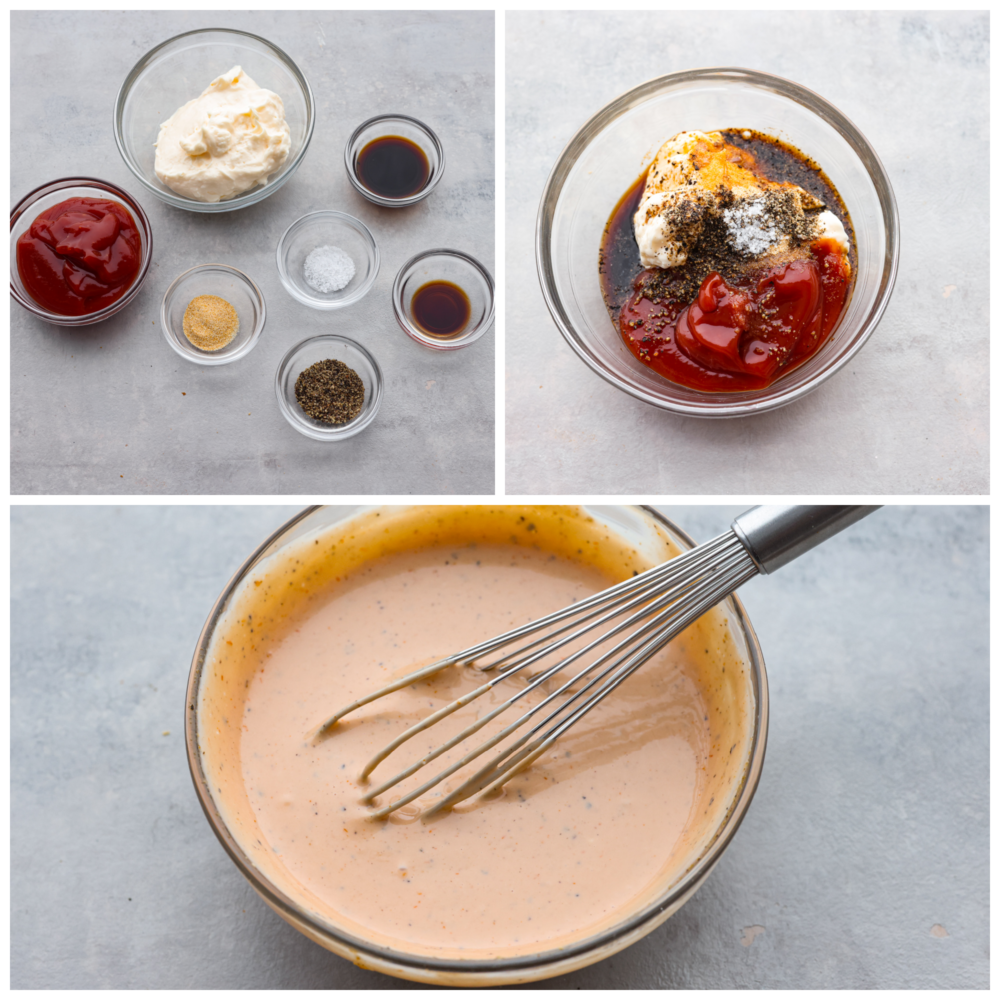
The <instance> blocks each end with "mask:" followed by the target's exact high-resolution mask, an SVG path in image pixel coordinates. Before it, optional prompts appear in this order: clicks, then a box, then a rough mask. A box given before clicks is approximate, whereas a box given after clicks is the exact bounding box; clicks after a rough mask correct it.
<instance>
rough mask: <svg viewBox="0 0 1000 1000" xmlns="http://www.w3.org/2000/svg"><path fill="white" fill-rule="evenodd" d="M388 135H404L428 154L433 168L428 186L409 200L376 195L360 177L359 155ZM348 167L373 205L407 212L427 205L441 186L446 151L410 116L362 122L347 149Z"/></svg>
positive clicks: (351, 178) (384, 117) (352, 177)
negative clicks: (369, 144) (420, 202)
mask: <svg viewBox="0 0 1000 1000" xmlns="http://www.w3.org/2000/svg"><path fill="white" fill-rule="evenodd" d="M387 135H401V136H402V137H403V138H404V139H409V140H410V142H413V143H415V144H416V145H418V146H419V147H420V148H421V149H422V150H423V151H424V155H425V156H426V157H427V162H428V164H429V165H430V176H429V177H428V179H427V183H426V184H425V185H424V186H423V187H422V188H421V189H420V190H419V191H418V192H417V193H416V194H411V195H410V196H409V197H407V198H387V197H386V196H385V195H381V194H376V193H375V192H374V191H372V190H371V189H370V188H367V187H365V185H364V184H363V183H362V182H361V178H360V177H358V171H357V161H358V154H359V153H360V152H361V150H362V149H364V148H365V146H367V145H368V143H370V142H372V141H373V140H374V139H381V138H382V137H383V136H387ZM344 164H345V166H346V167H347V176H348V177H349V178H350V181H351V183H352V184H353V185H354V187H355V188H356V189H357V190H358V191H359V192H360V193H361V194H363V195H364V196H365V197H366V198H367V199H368V200H369V201H370V202H373V203H374V204H376V205H382V206H384V207H385V208H405V207H406V206H407V205H415V204H416V203H417V202H418V201H423V200H424V198H426V197H427V196H428V195H429V194H430V193H431V192H432V191H433V190H434V188H436V187H437V186H438V182H439V181H440V180H441V176H442V174H444V147H443V146H442V145H441V140H440V139H438V137H437V136H436V135H435V134H434V132H433V131H431V129H430V128H429V127H428V126H427V125H425V124H424V123H423V122H421V121H417V119H416V118H410V117H409V116H408V115H379V116H378V117H376V118H369V119H368V121H365V122H362V123H361V124H360V125H359V126H358V127H357V128H356V129H355V130H354V132H353V133H352V135H351V137H350V139H348V140H347V146H346V147H345V149H344Z"/></svg>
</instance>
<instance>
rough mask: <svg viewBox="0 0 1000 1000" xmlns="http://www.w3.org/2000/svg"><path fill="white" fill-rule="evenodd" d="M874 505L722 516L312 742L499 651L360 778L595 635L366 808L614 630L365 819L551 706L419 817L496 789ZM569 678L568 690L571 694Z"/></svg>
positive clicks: (425, 671) (384, 812)
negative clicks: (701, 621) (727, 520)
mask: <svg viewBox="0 0 1000 1000" xmlns="http://www.w3.org/2000/svg"><path fill="white" fill-rule="evenodd" d="M877 509H878V507H862V506H798V507H779V506H773V507H752V508H751V509H750V510H748V511H746V512H745V513H743V514H741V515H740V516H739V517H737V518H736V519H735V520H734V521H733V524H732V527H731V529H730V530H729V531H727V532H725V533H724V534H722V535H719V536H718V537H717V538H714V539H712V540H711V541H710V542H705V543H704V544H703V545H699V546H697V547H696V548H693V549H690V550H689V551H687V552H685V553H683V554H682V555H680V556H678V557H677V558H676V559H671V560H670V561H669V562H666V563H664V564H662V565H660V566H656V567H654V568H653V569H651V570H647V571H646V572H645V573H641V574H639V575H637V576H634V577H632V578H631V579H630V580H625V581H623V582H622V583H619V584H616V585H615V586H613V587H609V588H608V589H606V590H602V591H600V592H599V593H597V594H594V595H593V596H592V597H589V598H587V599H585V600H582V601H579V602H578V603H576V604H573V605H571V606H570V607H568V608H564V609H563V610H561V611H556V612H554V613H553V614H550V615H546V616H545V617H544V618H541V619H539V620H538V621H533V622H529V623H528V624H526V625H522V626H520V627H519V628H515V629H511V630H510V631H509V632H505V633H504V634H503V635H500V636H497V637H496V638H494V639H490V640H488V641H486V642H482V643H480V644H479V645H477V646H472V647H471V648H469V649H466V650H463V651H462V652H461V653H456V654H455V655H454V656H450V657H448V658H446V659H444V660H438V661H437V662H436V663H432V664H430V665H429V666H426V667H422V668H421V669H419V670H415V671H413V672H412V673H410V674H407V675H406V676H405V677H401V678H399V679H398V680H396V681H393V682H392V683H391V684H387V685H386V686H385V687H383V688H380V689H379V690H378V691H375V692H373V693H372V694H369V695H366V696H365V697H364V698H360V699H358V700H357V701H355V702H352V703H351V704H350V705H347V706H346V707H345V708H342V709H341V710H340V711H339V712H337V713H336V714H335V715H333V716H331V717H330V718H329V719H328V720H327V721H326V722H325V723H323V725H322V726H321V727H320V728H319V729H318V730H316V731H315V738H316V739H319V738H322V737H324V736H326V735H327V734H328V733H329V731H330V730H331V728H332V727H333V726H335V725H336V723H337V722H338V721H339V720H340V719H342V718H343V717H344V716H345V715H347V714H348V713H349V712H353V711H354V710H355V709H357V708H360V707H361V706H362V705H368V704H370V703H371V702H373V701H375V700H377V699H378V698H382V697H384V696H385V695H387V694H391V693H392V692H393V691H398V690H400V688H404V687H407V686H408V685H410V684H413V683H414V682H415V681H419V680H422V679H424V678H426V677H430V676H431V675H432V674H435V673H437V672H438V671H440V670H444V669H446V668H448V667H452V666H457V665H463V666H465V665H471V664H472V663H475V662H476V661H479V660H481V659H483V658H484V657H488V656H490V655H491V654H493V653H497V652H498V651H501V652H500V655H498V656H497V657H496V658H495V659H493V660H491V661H490V662H488V663H485V664H480V665H479V666H478V669H479V670H480V671H481V672H483V673H488V674H492V676H491V677H490V678H489V680H487V681H486V682H485V683H484V684H482V685H480V686H479V687H477V688H476V689H475V690H474V691H470V692H469V693H468V694H465V695H463V696H462V697H461V698H457V699H455V700H454V701H452V702H451V703H450V704H448V705H445V706H444V708H441V709H439V710H438V711H436V712H434V713H433V714H431V715H429V716H428V717H427V718H426V719H424V720H422V721H421V722H418V723H417V724H416V725H413V726H411V727H410V728H409V729H407V730H406V731H405V732H404V733H402V734H401V735H399V736H398V737H396V739H394V740H393V741H392V742H391V743H389V744H388V745H387V746H385V747H383V748H382V749H381V750H380V751H379V752H378V753H377V754H376V755H375V756H374V757H373V758H372V759H371V760H370V761H369V762H368V763H367V764H366V765H365V767H364V770H363V771H362V772H361V780H362V781H365V780H367V778H368V776H369V775H370V774H371V773H372V771H374V769H375V768H376V767H377V766H378V765H379V764H380V763H381V762H382V761H383V760H385V759H386V757H388V756H389V755H390V754H391V753H393V751H395V750H397V749H398V748H399V747H400V746H402V745H403V744H404V743H406V742H407V741H408V740H410V739H412V738H413V737H414V736H416V735H417V734H418V733H421V732H423V731H424V730H426V729H428V728H430V727H431V726H433V725H434V724H435V723H437V722H440V721H441V720H442V719H444V718H445V717H447V716H449V715H451V714H452V713H453V712H456V711H458V709H460V708H462V707H463V706H464V705H468V704H469V703H470V702H471V701H474V700H475V699H476V698H479V697H481V696H482V695H484V694H486V693H487V692H488V691H490V690H491V689H492V688H494V687H495V686H496V685H497V684H499V683H500V682H501V681H503V680H505V679H507V678H509V677H511V676H512V675H513V674H516V673H518V672H520V671H522V670H524V669H526V668H527V667H530V666H531V665H532V664H535V663H538V662H539V661H541V660H543V659H545V658H547V657H550V656H552V654H553V653H556V652H558V651H559V650H561V649H564V648H565V647H567V646H570V645H572V644H573V643H574V642H576V641H579V640H587V638H588V636H590V635H591V634H594V633H595V632H597V633H598V634H597V635H596V637H595V638H593V639H591V640H589V641H585V644H584V645H583V646H582V647H581V648H579V649H575V650H573V651H572V652H570V653H568V654H567V655H566V656H564V657H562V658H561V659H559V660H558V661H557V662H556V663H555V664H553V665H551V666H548V667H546V668H544V669H543V670H541V671H540V672H539V673H538V674H537V675H536V676H534V677H532V678H531V680H530V682H529V683H528V684H527V685H526V686H525V687H523V688H522V689H521V690H519V691H518V692H517V693H516V694H514V695H513V696H512V697H510V698H508V699H507V700H506V701H505V702H503V703H502V704H501V705H498V706H497V707H496V708H494V709H492V710H491V711H490V712H488V713H486V714H485V715H484V716H482V717H481V718H479V719H477V720H476V721H475V722H474V723H473V724H472V725H470V726H468V727H466V728H465V729H463V730H462V731H461V732H460V733H458V734H457V735H455V736H454V737H452V738H451V739H449V740H447V741H446V742H445V743H443V744H441V746H439V747H437V748H436V749H434V750H432V751H431V752H430V753H428V754H426V755H425V756H424V757H422V758H421V759H420V760H418V761H416V762H415V763H414V764H412V765H411V766H409V767H407V768H406V769H405V770H403V771H401V772H400V773H399V774H397V775H395V776H394V777H393V778H391V779H390V780H388V781H385V782H383V783H382V784H380V785H378V786H377V787H376V788H373V789H371V790H370V791H368V792H367V793H366V794H365V795H364V797H363V799H362V801H363V802H366V803H369V804H370V803H372V802H373V801H374V800H375V799H376V798H378V796H380V795H382V794H383V793H384V792H386V791H388V790H389V789H390V788H393V787H394V786H395V785H397V784H399V782H401V781H404V780H405V779H406V778H408V777H410V776H411V775H413V774H415V773H416V772H417V771H418V770H420V769H421V768H423V767H425V766H426V765H427V764H429V763H430V762H431V761H432V760H434V759H435V758H437V757H440V756H441V755H442V754H443V753H447V752H448V751H449V750H451V749H452V748H453V747H455V746H457V745H459V744H460V743H462V742H464V741H465V740H466V739H468V738H469V737H470V736H472V735H473V734H474V733H476V732H478V731H479V730H480V729H482V728H483V727H484V726H486V725H488V724H489V723H490V722H491V721H492V720H493V719H495V718H496V717H497V716H499V715H500V714H501V713H503V712H505V711H507V709H509V708H510V707H511V706H513V705H514V704H515V703H516V702H518V701H520V700H521V699H522V698H524V697H525V695H527V694H528V693H529V692H530V691H533V690H534V689H535V688H538V687H540V686H541V685H542V684H544V683H545V682H546V681H548V680H550V679H551V678H553V677H555V676H556V675H557V674H559V673H560V672H561V671H563V670H564V669H565V668H566V667H568V666H569V665H570V664H572V663H575V662H577V661H580V660H582V659H583V658H584V657H586V656H587V655H588V654H589V653H592V652H593V651H594V650H596V649H597V648H598V647H600V646H603V645H604V644H606V643H607V642H609V641H610V640H612V639H614V638H615V637H617V636H620V635H622V633H625V635H624V637H623V638H621V639H619V641H618V642H616V643H615V645H614V646H612V647H611V648H610V649H608V650H606V651H605V652H602V653H600V655H598V656H597V657H596V659H593V660H592V661H590V662H587V663H585V665H584V666H583V667H582V669H580V670H579V671H577V672H575V673H574V674H573V676H572V677H570V679H569V680H567V681H565V682H564V683H562V684H561V685H560V686H559V687H558V688H557V689H556V690H554V691H553V692H552V693H551V694H549V695H548V696H547V697H545V698H544V699H543V700H542V701H540V702H539V703H538V704H537V705H534V706H532V707H531V708H530V709H529V710H528V711H526V712H525V713H524V714H523V715H521V716H520V717H519V718H518V719H517V720H516V721H514V722H513V723H511V724H510V725H508V726H506V727H504V728H503V729H501V730H500V731H499V732H498V733H496V734H494V735H493V736H491V737H490V738H489V739H487V740H486V741H485V742H483V743H482V744H480V745H479V746H477V747H476V748H475V749H474V750H472V751H470V752H469V753H467V754H465V755H464V756H463V757H462V758H461V759H460V760H458V761H456V762H454V763H453V764H450V765H449V766H448V767H447V768H445V770H443V771H441V772H440V773H439V774H437V775H435V776H434V777H433V778H431V779H430V780H429V781H426V782H424V783H423V784H422V785H420V787H419V788H416V789H414V790H413V791H411V792H408V793H407V794H406V795H403V796H401V797H400V798H398V799H395V800H393V801H392V802H390V803H389V804H388V805H384V806H381V807H380V808H378V809H376V810H375V811H374V812H372V814H371V816H372V818H373V819H378V818H382V817H384V816H388V815H389V813H391V812H393V811H395V810H396V809H399V808H400V807H401V806H404V805H406V804H407V803H409V802H412V801H413V800H414V799H416V798H419V797H420V796H421V795H424V794H425V793H426V792H428V791H429V790H430V789H432V788H433V787H434V786H435V785H437V784H438V783H439V782H441V781H443V780H444V779H446V778H447V777H449V776H450V775H451V774H454V773H455V772H456V771H458V770H460V769H461V768H463V767H465V766H466V765H467V764H469V763H470V762H471V761H473V760H475V759H476V758H477V757H479V756H480V755H482V754H484V753H486V751H488V750H490V749H491V748H493V747H495V746H496V745H497V744H498V743H502V742H503V741H504V740H505V739H507V738H508V737H509V736H511V735H512V734H513V733H514V732H515V731H517V730H518V729H520V728H521V727H522V726H524V725H526V724H527V723H528V722H529V720H531V719H532V718H533V717H534V716H536V715H538V714H539V713H540V712H542V711H543V710H544V709H546V708H551V709H552V710H551V711H550V712H549V714H548V715H546V716H545V717H544V718H542V719H541V720H540V721H538V722H535V723H534V724H533V725H531V727H530V728H529V729H528V730H527V731H526V732H525V733H524V734H523V735H521V736H519V737H518V738H517V739H516V740H514V741H513V742H512V743H511V744H510V745H509V746H506V747H504V748H503V749H502V750H501V751H500V752H499V753H498V754H496V755H495V756H494V757H493V759H491V760H490V762H489V763H488V764H487V765H486V766H485V767H482V768H480V770H478V771H477V772H476V773H475V774H473V775H472V776H471V777H470V778H468V779H467V780H466V781H464V782H462V784H460V785H459V786H458V787H457V788H456V789H455V790H454V791H452V792H451V793H449V794H448V795H446V796H444V797H443V798H442V799H440V800H439V801H437V802H435V803H434V805H433V806H432V807H431V808H429V809H427V810H425V812H424V813H423V814H422V815H423V817H424V818H427V817H429V816H431V815H434V814H436V813H438V812H441V811H442V810H444V809H448V808H450V807H451V806H453V805H456V804H457V803H459V802H462V801H463V800H465V799H467V798H469V797H471V796H472V795H475V794H476V793H477V792H480V791H482V792H486V793H488V792H489V791H490V790H492V789H493V788H497V787H499V786H500V785H502V784H503V783H504V782H506V781H507V780H508V779H509V778H510V777H512V775H513V774H514V772H516V771H519V770H523V769H524V768H526V767H528V766H529V765H530V764H531V763H532V761H534V760H536V759H537V758H538V757H539V756H541V755H542V754H543V753H544V752H545V751H546V750H547V749H548V748H549V747H550V746H551V745H552V744H553V743H554V742H555V741H556V740H557V739H558V738H559V737H560V736H561V735H562V734H563V733H565V732H566V730H567V729H569V728H570V727H571V726H572V725H574V723H576V722H578V721H579V720H580V719H581V718H583V716H584V715H586V714H587V713H588V712H589V711H590V710H591V709H592V708H594V706H595V705H597V704H598V702H600V701H601V700H602V699H603V698H605V697H606V696H607V695H608V694H609V693H610V692H611V691H613V690H614V689H615V688H616V687H618V685H619V684H621V683H622V681H624V680H625V678H626V677H628V676H629V675H630V674H631V673H633V672H634V671H635V670H637V669H638V668H639V667H641V666H642V665H643V664H644V663H645V662H646V661H647V660H648V659H649V658H650V657H651V656H653V655H654V654H655V653H657V652H658V651H659V650H661V649H662V648H663V647H664V646H666V645H667V643H669V642H670V641H671V640H672V639H674V638H676V637H677V636H678V635H679V634H680V633H681V632H683V631H684V629H686V628H687V627H688V626H689V625H691V624H692V623H693V622H695V621H697V619H698V618H700V617H701V616H702V615H703V614H704V613H705V612H706V611H708V610H709V608H712V607H714V606H715V605H716V604H718V603H719V602H720V601H722V600H724V599H725V598H726V597H728V596H729V595H730V594H731V593H732V592H733V591H734V590H736V588H737V587H740V586H742V585H743V584H744V583H746V582H747V580H749V579H751V578H752V577H754V576H756V575H757V574H758V573H771V572H773V571H774V570H776V569H778V568H780V567H781V566H784V565H785V563H787V562H791V560H793V559H795V558H796V557H797V556H799V555H801V554H802V553H803V552H806V551H808V550H809V549H811V548H813V547H814V546H815V545H818V544H819V543H820V542H822V541H825V540H826V539H827V538H829V537H830V536H831V535H834V534H836V533H837V532H838V531H841V530H842V529H844V528H846V527H848V525H851V524H853V523H854V522H855V521H858V520H860V519H861V518H863V517H865V516H866V515H868V514H870V513H871V512H872V511H873V510H877ZM622 616H624V617H622ZM602 626H608V628H607V630H606V631H605V630H603V629H602ZM540 631H545V634H544V635H542V636H540V637H538V638H534V639H530V640H529V641H527V642H525V643H523V644H520V645H517V646H516V648H514V649H511V650H510V651H507V652H502V650H503V648H504V647H507V646H510V645H512V644H518V643H520V641H521V640H524V639H529V637H530V636H533V635H534V634H535V633H537V632H540ZM576 685H580V686H579V687H578V688H577V689H575V690H574V687H575V686H576ZM553 704H554V706H555V707H554V708H553V707H552V706H553Z"/></svg>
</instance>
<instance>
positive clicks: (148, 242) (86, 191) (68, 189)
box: [10, 177, 153, 326]
mask: <svg viewBox="0 0 1000 1000" xmlns="http://www.w3.org/2000/svg"><path fill="white" fill-rule="evenodd" d="M69 198H108V199H109V200H112V201H118V202H121V203H122V204H123V205H124V206H125V207H126V208H127V209H128V210H129V212H131V213H132V218H133V219H134V220H135V224H136V226H137V227H138V229H139V239H140V241H141V243H142V259H141V261H140V262H139V273H138V274H137V275H136V278H135V281H133V282H132V285H131V287H130V288H129V289H128V291H127V292H125V294H124V295H123V296H122V297H121V298H120V299H118V301H117V302H112V303H111V305H109V306H105V308H103V309H101V310H99V311H98V312H94V313H89V314H88V315H86V316H63V315H61V314H60V313H53V312H49V311H48V309H44V308H42V306H40V305H39V304H38V303H37V302H36V301H35V300H34V299H33V298H32V297H31V296H30V295H29V294H28V292H27V290H26V289H25V287H24V283H23V282H22V281H21V275H20V274H19V273H18V270H17V241H18V239H19V238H20V237H21V234H22V233H24V232H26V231H27V230H28V229H29V228H30V226H31V224H32V223H33V222H34V221H35V219H37V218H38V216H39V215H40V214H41V213H42V212H44V211H45V209H47V208H51V207H52V206H53V205H58V204H59V202H61V201H66V200H67V199H69ZM152 259H153V230H152V229H151V228H150V225H149V219H148V218H147V217H146V213H145V212H144V211H143V210H142V206H141V205H140V204H139V203H138V202H137V201H136V200H135V199H134V198H133V197H132V196H131V195H130V194H129V193H128V192H127V191H125V190H123V189H122V188H120V187H117V186H116V185H114V184H110V183H108V182H107V181H99V180H97V179H95V178H93V177H63V178H61V179H59V180H56V181H49V183H48V184H43V185H42V186H41V187H38V188H35V190H34V191H31V192H30V193H29V194H26V195H25V196H24V197H23V198H22V199H21V200H20V201H19V202H18V203H17V204H16V205H15V206H14V208H13V209H11V213H10V295H11V298H12V299H14V301H15V302H17V303H18V304H19V305H21V306H23V307H24V308H25V309H27V310H28V312H30V313H31V314H32V315H33V316H37V317H38V318H39V319H43V320H45V322H46V323H53V324H55V325H56V326H89V325H90V324H91V323H100V322H101V321H102V320H105V319H107V318H108V317H109V316H114V315H115V313H117V312H121V310H122V309H124V308H125V307H126V306H127V305H128V304H129V303H130V302H131V301H132V300H133V299H134V298H135V297H136V295H138V294H139V289H140V288H142V283H143V282H144V281H145V280H146V275H147V274H148V273H149V265H150V262H151V261H152Z"/></svg>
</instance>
